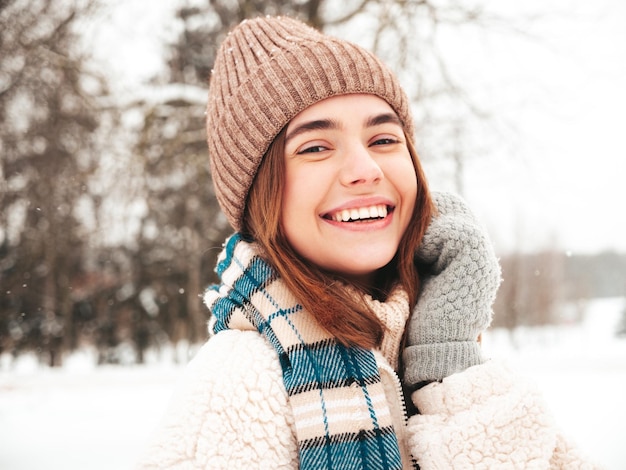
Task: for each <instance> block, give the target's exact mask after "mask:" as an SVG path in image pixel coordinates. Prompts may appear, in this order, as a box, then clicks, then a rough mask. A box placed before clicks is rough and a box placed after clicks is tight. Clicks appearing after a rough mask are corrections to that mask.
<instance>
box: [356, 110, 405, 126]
mask: <svg viewBox="0 0 626 470" xmlns="http://www.w3.org/2000/svg"><path fill="white" fill-rule="evenodd" d="M387 123H391V124H397V125H398V126H400V127H402V122H401V121H400V118H399V117H398V116H397V115H396V114H395V113H384V114H377V115H376V116H371V117H370V118H368V119H367V121H365V127H373V126H379V125H381V124H387Z"/></svg>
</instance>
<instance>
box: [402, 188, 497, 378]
mask: <svg viewBox="0 0 626 470" xmlns="http://www.w3.org/2000/svg"><path fill="white" fill-rule="evenodd" d="M432 196H433V201H434V203H435V205H436V206H437V211H438V214H437V215H436V216H435V217H434V218H433V220H432V222H431V224H430V226H429V227H428V230H427V231H426V234H425V236H424V240H423V242H422V244H421V245H420V248H419V250H418V253H417V256H416V259H417V261H418V263H420V264H422V265H424V266H427V268H428V272H427V274H426V276H425V277H424V280H423V283H422V290H421V293H420V297H419V299H418V302H417V305H416V306H415V308H414V309H413V312H412V314H411V318H410V319H409V324H408V326H407V345H406V346H407V347H406V349H405V350H404V353H403V364H404V368H405V370H404V382H405V384H406V385H407V386H408V387H409V388H411V387H414V386H415V385H417V384H420V383H423V382H430V381H436V380H441V379H443V378H445V377H447V376H449V375H451V374H454V373H456V372H461V371H463V370H465V369H467V368H468V367H472V366H475V365H478V364H481V363H482V362H484V359H483V357H482V353H481V348H480V345H479V344H478V342H477V338H478V335H479V334H480V333H481V332H482V331H484V330H485V329H486V328H487V327H488V326H489V324H490V323H491V318H492V304H493V301H494V300H495V295H496V291H497V289H498V286H499V284H500V266H499V264H498V260H497V258H496V256H495V253H494V251H493V247H492V245H491V243H490V241H489V239H488V237H487V234H486V232H485V230H484V229H483V228H482V227H481V225H480V224H479V223H478V222H477V220H476V219H475V218H474V216H473V215H472V213H471V211H470V210H469V208H468V207H467V205H466V204H465V203H464V202H463V201H462V200H461V199H460V198H458V197H456V196H454V195H452V194H446V193H436V192H433V194H432Z"/></svg>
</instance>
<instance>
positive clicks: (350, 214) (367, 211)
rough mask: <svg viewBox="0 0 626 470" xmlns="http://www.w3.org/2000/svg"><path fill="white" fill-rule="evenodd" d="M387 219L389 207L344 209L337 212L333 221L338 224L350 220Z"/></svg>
mask: <svg viewBox="0 0 626 470" xmlns="http://www.w3.org/2000/svg"><path fill="white" fill-rule="evenodd" d="M384 217H387V206H386V205H384V204H378V205H376V206H370V207H361V208H359V209H343V210H340V211H337V212H335V214H334V215H333V216H332V219H333V220H334V221H336V222H349V221H350V220H364V219H377V218H384Z"/></svg>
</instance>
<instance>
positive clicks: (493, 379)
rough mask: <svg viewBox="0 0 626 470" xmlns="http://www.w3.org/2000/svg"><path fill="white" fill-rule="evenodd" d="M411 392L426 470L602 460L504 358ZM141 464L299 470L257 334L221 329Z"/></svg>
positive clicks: (409, 443)
mask: <svg viewBox="0 0 626 470" xmlns="http://www.w3.org/2000/svg"><path fill="white" fill-rule="evenodd" d="M377 360H378V361H379V363H380V364H381V378H382V379H383V382H384V383H385V385H386V388H385V389H386V393H387V395H388V398H389V400H390V401H392V402H394V401H395V402H396V404H395V405H394V404H393V403H392V404H390V408H391V409H392V410H394V409H395V410H401V409H402V398H401V394H400V393H399V392H398V391H397V389H398V387H397V386H396V385H397V384H398V381H397V377H396V376H395V373H393V370H392V369H391V368H390V367H389V366H388V364H386V363H385V360H384V359H383V358H382V356H380V355H377ZM390 375H392V376H390ZM412 399H413V401H414V402H415V404H416V405H417V406H418V408H419V410H420V413H421V414H418V415H415V416H413V417H411V418H410V419H409V420H408V424H407V425H406V426H405V425H404V423H402V421H404V419H403V418H402V416H401V414H399V415H398V416H397V420H399V421H400V423H398V426H399V427H400V428H401V429H398V431H399V432H397V434H398V438H399V440H401V441H402V442H401V444H400V445H401V447H402V448H405V449H408V450H409V451H410V452H411V453H412V455H413V456H414V458H415V460H416V461H417V462H418V463H419V465H420V468H421V469H422V470H430V469H525V470H527V469H537V470H538V469H568V470H569V469H591V468H594V467H593V466H592V465H590V464H589V463H586V462H585V461H584V460H583V459H582V458H581V456H580V455H578V453H577V452H576V451H575V449H573V448H572V447H571V446H569V445H568V444H567V443H566V442H565V441H564V440H563V439H562V437H561V436H560V435H559V433H558V431H557V428H556V427H555V425H554V423H553V422H552V420H551V418H550V417H549V415H548V413H547V412H546V409H545V407H544V405H543V403H542V400H541V398H540V397H539V395H538V394H537V393H536V392H535V391H534V390H533V389H532V387H530V386H529V385H527V384H526V383H524V382H523V381H520V380H519V379H518V378H516V377H515V376H514V375H513V374H512V373H511V372H510V371H509V370H507V368H506V367H504V366H503V365H501V364H498V363H496V362H493V361H489V362H487V363H485V364H483V365H479V366H475V367H471V368H470V369H467V370H466V371H464V372H461V373H458V374H454V375H452V376H450V377H448V378H446V379H444V380H443V381H442V382H441V383H434V384H430V385H428V386H426V387H424V388H422V389H420V390H418V391H417V392H414V394H413V396H412ZM397 405H400V407H398V406H397ZM392 412H393V411H392ZM139 468H141V469H165V468H167V469H170V468H174V469H297V468H298V446H297V442H296V435H295V429H294V418H293V415H292V412H291V409H290V406H289V403H288V397H287V393H286V390H285V387H284V385H283V379H282V371H281V367H280V364H279V362H278V358H277V355H276V352H275V350H274V349H273V348H272V347H271V346H270V344H269V343H268V342H267V341H266V340H265V339H264V338H263V337H262V336H261V335H260V334H259V333H257V332H254V331H223V332H220V333H218V334H217V335H215V336H214V337H212V338H211V339H210V340H209V341H208V342H207V343H206V345H205V346H204V347H203V348H202V349H201V350H200V351H199V353H198V354H197V356H196V357H195V358H194V359H193V360H192V361H191V363H190V364H189V366H188V369H187V371H186V373H185V378H184V381H183V383H182V384H181V386H180V388H179V390H178V392H177V394H176V395H175V397H174V399H173V401H172V404H171V406H170V409H169V411H168V413H167V414H166V416H165V418H164V420H163V422H162V424H161V427H160V429H159V430H158V432H157V434H156V435H155V436H154V439H153V441H152V443H151V445H150V447H149V448H148V449H147V452H146V455H145V458H144V459H143V460H142V462H141V463H140V466H139Z"/></svg>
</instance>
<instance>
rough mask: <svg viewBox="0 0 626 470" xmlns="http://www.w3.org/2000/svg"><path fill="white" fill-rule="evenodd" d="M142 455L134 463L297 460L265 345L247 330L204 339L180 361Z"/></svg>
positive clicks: (219, 464) (231, 464)
mask: <svg viewBox="0 0 626 470" xmlns="http://www.w3.org/2000/svg"><path fill="white" fill-rule="evenodd" d="M252 436H254V437H252ZM173 443H176V444H173ZM148 455H149V457H148V458H147V459H146V461H145V462H143V466H141V467H140V468H145V469H147V468H178V467H180V466H185V465H192V466H194V468H196V467H199V468H205V466H206V468H239V467H238V465H239V464H242V463H244V462H256V463H258V464H263V465H266V464H267V465H269V466H270V467H275V468H280V467H281V465H284V464H286V463H290V462H293V461H294V459H296V460H297V446H296V443H295V438H294V432H293V415H292V413H291V409H290V407H289V405H288V397H287V392H286V390H285V387H284V385H283V380H282V371H281V368H280V364H279V362H278V357H277V354H276V353H275V352H274V350H273V348H272V347H271V345H270V344H269V343H268V342H267V341H266V340H265V339H264V338H263V337H262V336H261V335H260V334H259V333H257V332H254V331H230V330H229V331H223V332H220V333H218V334H216V335H215V336H213V337H212V338H210V339H209V341H207V342H206V344H205V345H204V346H203V347H202V348H201V349H200V350H199V351H198V353H197V354H196V356H195V357H194V359H192V361H191V362H190V363H189V365H188V366H187V369H186V371H185V373H184V376H183V380H182V381H181V382H180V384H179V386H178V388H177V391H176V392H175V394H174V397H173V399H172V401H171V404H170V407H169V409H168V412H167V413H166V416H165V418H164V420H163V422H162V423H161V426H160V429H159V430H158V432H157V436H155V439H154V441H153V442H152V445H151V446H150V448H149V452H148ZM207 462H210V465H206V463H207ZM275 464H280V465H275ZM263 465H261V466H263Z"/></svg>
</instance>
